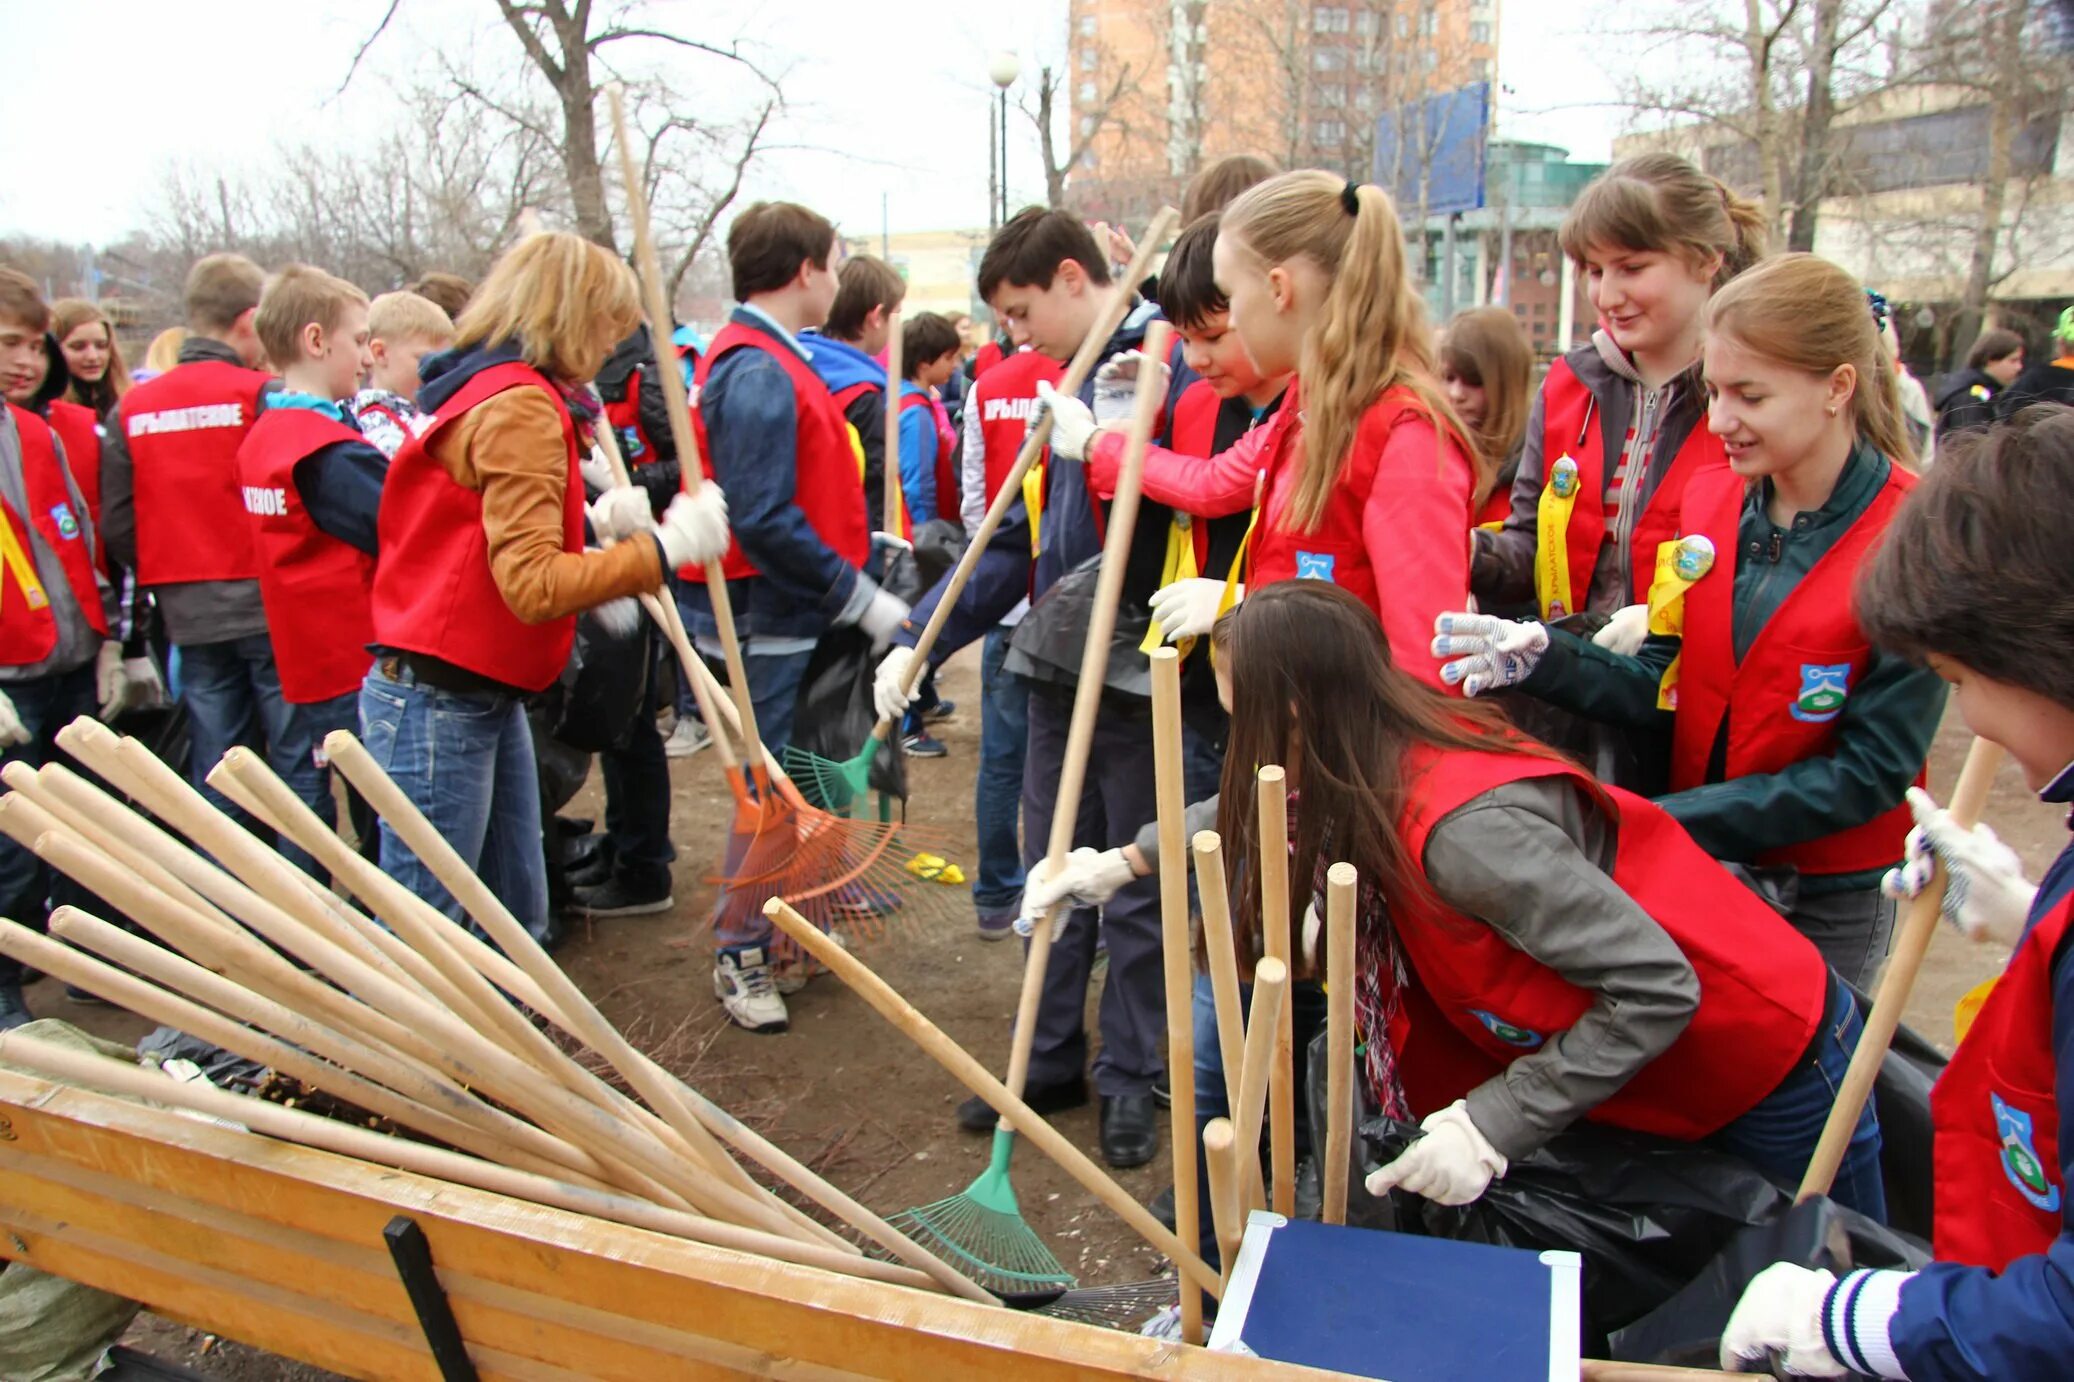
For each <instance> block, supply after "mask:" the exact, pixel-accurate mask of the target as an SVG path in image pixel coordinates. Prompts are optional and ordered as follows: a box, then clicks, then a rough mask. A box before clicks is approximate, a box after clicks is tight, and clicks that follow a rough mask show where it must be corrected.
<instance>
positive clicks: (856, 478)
mask: <svg viewBox="0 0 2074 1382" xmlns="http://www.w3.org/2000/svg"><path fill="white" fill-rule="evenodd" d="M737 350H760V351H762V352H763V353H764V354H766V355H768V356H770V357H771V359H773V360H775V361H777V362H778V365H779V367H780V368H782V369H783V370H784V371H785V376H786V378H787V379H789V380H791V382H792V416H793V436H792V445H793V458H794V475H795V477H796V478H795V480H794V484H793V491H792V502H793V503H794V504H796V505H797V506H798V507H799V510H800V512H801V513H804V514H805V515H806V518H807V526H809V527H811V528H812V529H813V530H814V532H815V534H816V535H818V536H819V537H820V539H821V541H822V542H824V543H826V544H827V545H828V549H829V550H830V551H832V552H834V553H835V554H836V555H837V556H839V557H841V558H842V559H843V560H844V561H846V562H848V563H849V564H850V565H852V566H855V567H860V568H861V567H862V566H863V565H864V563H865V560H866V559H867V558H868V557H869V556H870V555H871V519H870V518H869V517H867V516H866V514H865V512H864V480H863V476H862V475H861V474H860V473H859V471H858V466H857V451H856V447H855V445H854V444H853V442H852V440H851V438H852V437H854V436H855V435H856V434H855V432H854V431H853V430H852V429H851V427H850V422H849V419H848V418H845V417H844V416H843V410H842V409H841V408H839V407H837V406H836V402H835V398H834V396H833V395H831V394H830V393H829V392H828V386H827V385H826V384H824V383H822V382H821V376H820V375H818V374H816V373H814V367H813V366H812V365H810V364H808V363H807V362H806V361H805V360H803V359H801V358H800V357H799V354H798V352H797V351H793V350H790V349H788V348H786V346H785V344H784V343H783V342H781V341H778V340H776V339H774V338H772V337H771V336H769V335H767V334H766V333H764V332H762V331H759V330H757V329H756V328H754V327H749V326H743V325H741V324H740V323H739V322H729V323H728V324H727V325H726V326H724V327H722V328H720V334H718V335H717V336H715V337H714V338H713V343H712V346H711V347H710V348H709V349H708V350H707V351H706V353H705V354H704V355H702V356H700V357H699V362H698V375H697V378H698V386H699V392H700V393H701V395H703V394H704V392H705V388H706V382H707V380H708V379H710V378H711V377H712V373H713V367H714V366H715V365H716V364H718V363H719V362H720V361H721V359H722V358H723V357H725V356H727V355H728V354H730V353H732V352H734V351H737ZM693 422H694V423H695V424H696V427H697V430H698V434H699V461H700V463H701V464H702V465H704V467H705V476H706V478H707V479H709V480H711V479H713V478H715V477H714V470H713V448H712V446H711V444H710V443H709V442H708V440H707V436H706V422H705V417H704V414H703V411H694V413H693ZM728 464H729V465H731V466H742V467H748V466H753V465H755V464H756V457H755V456H754V455H742V456H730V457H729V458H728ZM895 484H898V481H895ZM720 569H721V571H722V572H723V573H724V574H725V575H726V577H727V579H728V580H731V581H738V580H742V579H744V578H746V577H749V576H756V575H760V574H761V573H760V572H758V571H757V569H756V567H755V566H754V565H753V564H752V563H751V562H750V560H749V558H748V556H747V555H746V554H744V553H743V551H742V544H741V543H740V542H738V541H736V540H734V539H733V538H729V539H728V546H727V556H726V558H725V559H724V560H723V561H722V562H721V568H720ZM678 574H679V575H681V576H683V577H684V578H685V579H687V580H692V581H697V582H699V583H700V584H702V585H703V584H704V583H705V580H706V570H705V568H704V567H702V566H687V567H685V568H683V569H682V570H681V571H680V572H678Z"/></svg>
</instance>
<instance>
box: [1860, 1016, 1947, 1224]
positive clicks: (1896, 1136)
mask: <svg viewBox="0 0 2074 1382" xmlns="http://www.w3.org/2000/svg"><path fill="white" fill-rule="evenodd" d="M1850 987H1851V993H1852V995H1853V996H1854V997H1855V998H1856V999H1857V1000H1858V1011H1859V1012H1861V1013H1865V1012H1870V1011H1872V1001H1871V1000H1870V999H1868V998H1867V997H1866V996H1865V995H1864V994H1863V993H1860V992H1859V991H1858V989H1857V988H1856V986H1850ZM1946 1064H1947V1062H1946V1058H1945V1055H1944V1053H1943V1052H1942V1051H1939V1050H1938V1049H1937V1048H1936V1047H1935V1046H1932V1045H1931V1044H1930V1042H1929V1041H1928V1040H1927V1039H1926V1038H1925V1037H1924V1036H1923V1035H1922V1034H1921V1033H1919V1032H1917V1031H1916V1030H1915V1029H1913V1028H1911V1027H1907V1026H1902V1027H1897V1028H1895V1029H1894V1042H1893V1045H1891V1046H1890V1047H1888V1049H1887V1057H1886V1059H1885V1060H1883V1061H1881V1062H1880V1073H1879V1077H1878V1078H1877V1079H1876V1080H1874V1081H1873V1086H1872V1106H1873V1109H1874V1111H1875V1112H1876V1113H1877V1114H1878V1115H1879V1120H1880V1179H1881V1181H1882V1182H1884V1183H1885V1185H1886V1190H1887V1223H1888V1224H1889V1225H1890V1226H1891V1227H1893V1228H1897V1229H1900V1230H1901V1231H1902V1232H1903V1233H1911V1234H1914V1235H1915V1236H1916V1237H1918V1238H1926V1239H1927V1238H1928V1237H1930V1217H1931V1210H1932V1201H1933V1199H1934V1195H1933V1192H1932V1189H1931V1175H1930V1167H1931V1157H1930V1143H1931V1140H1932V1131H1931V1127H1930V1086H1932V1085H1934V1084H1936V1083H1937V1077H1938V1076H1939V1075H1942V1074H1943V1073H1944V1067H1945V1065H1946Z"/></svg>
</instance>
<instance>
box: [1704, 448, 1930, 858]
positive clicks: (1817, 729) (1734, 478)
mask: <svg viewBox="0 0 2074 1382" xmlns="http://www.w3.org/2000/svg"><path fill="white" fill-rule="evenodd" d="M1914 484H1915V476H1913V475H1911V474H1909V473H1908V472H1907V471H1905V470H1903V469H1902V468H1901V467H1900V466H1893V467H1891V468H1890V470H1889V472H1888V476H1887V483H1886V485H1885V487H1884V488H1882V489H1881V491H1880V493H1879V494H1878V495H1876V496H1875V497H1874V498H1873V501H1872V503H1871V504H1870V505H1868V506H1867V507H1866V510H1865V512H1864V513H1862V514H1860V515H1859V516H1858V518H1857V520H1856V521H1855V522H1854V523H1852V525H1851V528H1850V531H1848V532H1846V533H1845V534H1844V535H1843V536H1842V537H1841V538H1839V539H1838V540H1837V542H1836V545H1835V546H1833V547H1831V548H1830V549H1829V550H1828V551H1827V552H1825V553H1823V554H1822V557H1821V559H1820V560H1819V561H1817V562H1816V563H1815V565H1814V567H1813V568H1812V569H1811V570H1810V571H1809V572H1808V573H1807V575H1805V576H1803V577H1802V578H1801V580H1800V584H1798V585H1796V586H1795V587H1794V588H1793V589H1792V590H1791V591H1790V592H1788V594H1787V596H1786V598H1785V599H1784V600H1783V601H1781V602H1780V604H1779V607H1778V609H1776V610H1775V611H1773V613H1772V616H1771V618H1770V619H1768V620H1767V621H1766V622H1765V625H1764V628H1763V629H1761V630H1760V631H1759V632H1758V634H1757V637H1756V638H1755V639H1753V640H1752V641H1751V643H1750V647H1749V650H1748V651H1747V652H1746V653H1744V655H1743V659H1742V661H1741V662H1738V661H1736V656H1735V581H1736V563H1737V561H1738V560H1739V559H1740V557H1741V552H1740V550H1739V546H1738V544H1739V538H1738V528H1739V524H1740V523H1741V520H1742V513H1743V502H1744V498H1745V492H1746V491H1745V486H1744V483H1743V481H1742V479H1741V477H1739V476H1738V475H1736V474H1735V472H1734V471H1732V470H1730V469H1728V468H1727V467H1726V466H1721V467H1716V468H1710V469H1707V470H1704V471H1702V472H1701V473H1699V474H1698V475H1695V476H1694V477H1693V478H1692V480H1691V482H1690V483H1689V484H1688V485H1687V486H1686V489H1685V495H1684V500H1683V505H1682V508H1683V516H1684V532H1685V533H1687V534H1690V533H1702V534H1705V535H1706V536H1707V537H1708V538H1710V539H1711V540H1712V541H1713V543H1714V565H1713V568H1712V569H1711V570H1709V571H1708V572H1707V574H1706V575H1704V576H1702V577H1701V578H1700V579H1699V580H1698V581H1697V582H1695V583H1694V584H1693V586H1692V587H1691V589H1689V590H1687V591H1686V592H1685V634H1684V644H1683V651H1682V652H1681V653H1680V655H1679V663H1678V666H1679V671H1678V682H1677V687H1676V692H1675V696H1676V706H1677V713H1676V716H1675V718H1674V720H1673V723H1672V731H1671V790H1672V791H1676V792H1682V791H1686V790H1689V789H1691V788H1693V787H1698V786H1701V785H1702V784H1704V783H1705V782H1706V781H1707V768H1708V763H1709V761H1710V759H1711V758H1712V757H1713V753H1714V744H1715V741H1716V740H1717V739H1718V738H1719V737H1720V735H1721V733H1722V724H1723V721H1724V720H1725V721H1726V722H1727V726H1728V728H1727V734H1728V751H1727V759H1726V767H1725V769H1724V771H1723V776H1724V777H1725V778H1737V777H1751V776H1755V775H1757V774H1761V773H1775V772H1779V771H1780V770H1782V769H1784V768H1786V767H1788V766H1789V765H1791V764H1794V763H1798V762H1800V761H1801V760H1803V759H1806V758H1813V757H1816V756H1818V755H1820V754H1825V753H1827V752H1829V750H1830V747H1831V746H1832V745H1833V744H1834V742H1835V740H1836V722H1837V719H1838V717H1839V716H1840V715H1841V714H1842V713H1843V705H1844V700H1845V698H1846V697H1847V696H1848V695H1849V694H1850V688H1851V686H1852V684H1853V683H1855V682H1856V681H1857V679H1858V678H1859V677H1860V676H1861V675H1862V674H1863V673H1864V671H1865V665H1866V663H1867V662H1869V661H1870V660H1871V658H1872V641H1871V640H1870V639H1869V638H1867V637H1866V635H1865V631H1864V629H1862V628H1860V627H1859V624H1858V617H1857V613H1856V611H1855V608H1854V604H1853V601H1852V591H1853V589H1854V588H1855V587H1856V585H1857V583H1858V571H1859V569H1860V568H1861V567H1862V566H1863V565H1864V564H1865V561H1866V559H1867V557H1869V556H1870V555H1871V553H1872V548H1873V544H1874V543H1875V542H1876V541H1877V540H1878V539H1879V536H1880V534H1882V533H1884V532H1885V531H1886V529H1887V524H1888V523H1889V522H1890V521H1891V520H1892V519H1893V516H1894V511H1895V510H1896V509H1897V508H1899V507H1900V505H1901V500H1902V497H1903V496H1904V495H1906V494H1907V493H1908V491H1909V489H1910V488H1911V487H1912V486H1913V485H1914ZM1909 825H1910V817H1909V810H1908V804H1907V803H1906V802H1896V803H1895V804H1894V805H1893V806H1892V807H1891V808H1890V809H1888V810H1887V811H1884V812H1882V813H1881V814H1880V815H1878V816H1875V817H1873V818H1872V819H1871V820H1869V821H1861V822H1859V823H1857V824H1854V825H1850V826H1847V827H1845V828H1844V829H1841V830H1839V831H1837V832H1836V833H1835V834H1832V835H1825V836H1823V837H1821V838H1820V839H1815V840H1806V841H1802V842H1801V843H1799V844H1794V845H1787V846H1785V847H1784V848H1782V849H1775V850H1768V851H1766V852H1765V853H1763V854H1761V855H1759V856H1758V858H1757V859H1756V860H1754V861H1752V862H1755V863H1759V864H1766V865H1773V864H1790V865H1792V866H1793V867H1795V868H1797V869H1799V870H1800V871H1801V872H1803V873H1814V874H1825V873H1857V872H1862V871H1864V870H1868V869H1875V868H1885V867H1886V866H1888V865H1890V864H1892V863H1894V862H1895V861H1896V860H1898V859H1899V858H1900V857H1901V847H1902V839H1903V837H1904V836H1906V835H1907V834H1908V829H1909Z"/></svg>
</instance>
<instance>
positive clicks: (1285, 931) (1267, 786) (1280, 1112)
mask: <svg viewBox="0 0 2074 1382" xmlns="http://www.w3.org/2000/svg"><path fill="white" fill-rule="evenodd" d="M1255 785H1256V788H1257V790H1258V792H1259V797H1260V934H1261V938H1262V944H1261V950H1262V953H1263V954H1265V955H1267V956H1269V957H1270V958H1272V959H1275V960H1279V961H1280V962H1281V963H1282V965H1283V966H1284V967H1285V969H1286V968H1288V967H1290V966H1291V964H1292V957H1291V955H1290V948H1289V782H1288V775H1287V774H1286V773H1284V772H1283V771H1282V770H1281V769H1280V768H1278V767H1272V766H1270V767H1265V768H1262V769H1261V770H1260V771H1259V773H1257V774H1256V775H1255ZM1254 1001H1255V1003H1258V1002H1259V999H1258V997H1257V996H1256V998H1255V999H1254ZM1295 1007H1296V1004H1295V1003H1294V1002H1290V1001H1286V1000H1285V1001H1283V1002H1282V1003H1281V1004H1280V1005H1279V1009H1278V1014H1277V1016H1276V1019H1275V1033H1274V1041H1273V1043H1272V1044H1271V1045H1270V1047H1269V1048H1268V1053H1267V1058H1268V1062H1269V1063H1268V1069H1267V1072H1266V1079H1267V1095H1268V1105H1269V1107H1268V1143H1269V1147H1270V1149H1271V1150H1272V1152H1273V1153H1274V1203H1273V1204H1272V1206H1270V1207H1271V1208H1273V1210H1274V1211H1275V1213H1277V1214H1280V1215H1283V1216H1285V1217H1289V1216H1293V1215H1294V1214H1295V1213H1296V1055H1295V1049H1296V1024H1295V1011H1294V1010H1295ZM1243 1131H1244V1129H1243V1127H1242V1128H1241V1132H1242V1133H1243ZM1255 1157H1256V1164H1257V1157H1258V1153H1257V1152H1256V1153H1255Z"/></svg>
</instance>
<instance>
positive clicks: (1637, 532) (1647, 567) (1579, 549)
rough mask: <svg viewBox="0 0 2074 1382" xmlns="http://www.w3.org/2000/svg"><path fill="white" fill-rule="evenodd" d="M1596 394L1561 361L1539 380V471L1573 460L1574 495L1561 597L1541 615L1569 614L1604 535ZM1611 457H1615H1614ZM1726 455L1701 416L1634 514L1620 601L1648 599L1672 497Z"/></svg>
mask: <svg viewBox="0 0 2074 1382" xmlns="http://www.w3.org/2000/svg"><path fill="white" fill-rule="evenodd" d="M1599 422H1600V419H1599V416H1598V400H1596V399H1594V398H1593V397H1592V392H1591V390H1590V389H1588V388H1586V387H1585V386H1584V381H1583V380H1581V379H1579V378H1578V377H1577V375H1576V373H1575V372H1573V371H1572V370H1571V368H1570V364H1569V362H1568V361H1567V360H1557V361H1556V362H1555V363H1554V364H1553V365H1551V366H1549V369H1548V378H1547V379H1546V380H1544V381H1543V382H1542V385H1541V476H1542V483H1543V484H1544V485H1545V484H1546V483H1547V482H1548V477H1549V476H1550V474H1551V473H1552V472H1553V470H1554V467H1555V463H1556V462H1557V461H1559V460H1561V459H1562V458H1563V457H1565V456H1567V457H1569V458H1570V459H1571V460H1573V461H1575V462H1577V480H1578V490H1577V502H1576V505H1575V506H1574V507H1573V508H1572V509H1571V510H1570V521H1569V526H1568V528H1567V529H1566V530H1565V541H1564V544H1563V545H1564V546H1565V547H1566V548H1567V549H1568V552H1569V563H1570V591H1569V603H1568V604H1567V605H1565V606H1564V607H1563V609H1562V610H1559V611H1558V610H1543V611H1542V616H1543V617H1544V618H1558V617H1560V616H1561V615H1562V614H1566V613H1567V614H1575V613H1577V611H1579V610H1581V609H1583V608H1584V607H1585V603H1586V601H1587V599H1588V598H1589V595H1590V591H1591V583H1592V573H1593V572H1594V571H1596V570H1597V569H1598V565H1599V549H1600V548H1601V547H1603V546H1604V545H1605V544H1606V543H1607V542H1608V541H1610V540H1611V535H1610V534H1608V532H1607V531H1606V476H1607V462H1606V448H1605V429H1604V428H1603V427H1601V426H1600V425H1599ZM1618 459H1619V458H1618V457H1615V460H1618ZM1727 460H1728V455H1727V453H1726V452H1724V451H1723V450H1722V449H1721V438H1719V437H1717V436H1715V435H1714V434H1713V433H1712V432H1710V431H1708V430H1707V428H1706V425H1705V422H1704V420H1702V422H1701V423H1700V424H1698V425H1696V426H1694V428H1693V429H1692V431H1691V432H1690V433H1688V434H1687V435H1686V438H1685V442H1684V444H1683V445H1681V446H1680V447H1679V448H1678V454H1677V455H1676V456H1674V457H1672V458H1671V465H1670V468H1669V469H1668V470H1666V471H1665V472H1664V476H1663V478H1662V479H1661V480H1659V481H1658V482H1657V485H1656V489H1655V490H1654V491H1653V492H1651V494H1650V496H1649V500H1648V502H1647V503H1646V504H1644V505H1643V506H1642V512H1641V513H1640V514H1639V515H1637V516H1636V518H1635V522H1634V528H1633V531H1632V534H1631V536H1630V538H1629V543H1628V550H1629V553H1630V555H1631V556H1632V558H1633V564H1632V567H1631V569H1630V570H1629V571H1628V572H1627V573H1626V574H1627V580H1628V587H1627V590H1626V591H1625V592H1624V593H1623V594H1622V596H1621V601H1620V602H1621V604H1623V605H1632V604H1639V603H1641V602H1642V601H1645V600H1647V599H1648V598H1649V585H1650V582H1651V581H1653V580H1654V579H1655V576H1656V549H1657V545H1658V544H1659V543H1662V542H1664V541H1666V540H1668V539H1670V538H1673V537H1676V536H1677V535H1678V531H1677V529H1678V500H1679V496H1680V495H1681V494H1683V493H1684V492H1685V484H1686V482H1687V481H1688V480H1690V479H1691V478H1692V476H1693V475H1694V473H1695V472H1697V471H1700V470H1703V469H1705V468H1707V467H1709V466H1716V465H1725V464H1726V463H1727ZM1510 508H1511V503H1510V496H1509V495H1508V497H1507V502H1506V504H1505V505H1504V506H1503V507H1499V508H1498V509H1497V510H1496V512H1495V513H1489V514H1487V515H1486V517H1495V518H1498V519H1501V520H1502V519H1503V518H1504V517H1505V515H1506V514H1507V513H1508V512H1510Z"/></svg>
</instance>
